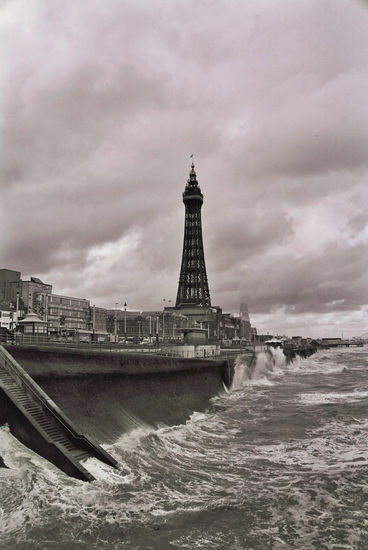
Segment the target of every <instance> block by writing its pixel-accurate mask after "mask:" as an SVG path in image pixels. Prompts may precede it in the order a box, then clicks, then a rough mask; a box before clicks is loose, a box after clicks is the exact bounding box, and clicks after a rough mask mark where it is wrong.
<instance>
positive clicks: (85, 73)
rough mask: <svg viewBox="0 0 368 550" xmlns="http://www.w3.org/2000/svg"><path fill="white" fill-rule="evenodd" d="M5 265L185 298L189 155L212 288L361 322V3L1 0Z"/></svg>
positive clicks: (322, 317) (127, 293) (227, 303)
mask: <svg viewBox="0 0 368 550" xmlns="http://www.w3.org/2000/svg"><path fill="white" fill-rule="evenodd" d="M0 41H1V49H0V79H1V82H0V127H1V130H0V155H1V168H0V170H1V176H0V184H1V203H0V215H1V237H0V258H1V266H0V267H6V268H9V269H15V270H19V271H21V272H22V275H23V276H24V277H29V276H30V275H33V276H37V277H40V278H41V279H42V280H44V281H45V282H48V283H51V284H53V287H54V292H57V293H64V294H68V295H72V296H77V297H86V298H89V299H90V300H91V302H92V303H95V304H96V305H100V306H105V307H113V306H114V304H115V302H119V303H120V304H121V303H123V302H124V301H127V303H128V306H129V307H130V308H131V309H148V308H158V307H161V306H162V304H163V302H162V300H163V298H165V299H166V301H167V300H169V299H171V300H172V301H173V302H174V301H175V297H176V291H177V282H178V277H179V269H180V259H181V252H182V239H183V228H184V206H183V204H182V202H181V193H182V192H183V190H184V186H185V183H186V180H187V177H188V173H189V169H190V158H189V156H190V154H191V153H194V155H195V162H196V170H197V175H198V180H199V183H200V186H201V188H202V192H203V193H204V196H205V199H204V206H203V209H202V222H203V231H204V245H205V254H206V264H207V273H208V279H209V285H210V292H211V299H212V303H213V304H214V305H220V306H222V307H223V309H224V310H225V311H231V312H237V311H238V308H239V302H241V301H245V302H248V303H249V308H250V313H251V319H252V321H253V323H254V324H255V325H256V326H257V327H258V329H259V331H260V332H264V331H270V332H276V331H278V332H284V333H287V334H303V335H311V336H317V335H321V336H335V335H338V336H340V335H341V333H344V335H345V336H348V335H359V334H361V333H362V332H365V331H367V330H368V315H367V314H368V305H367V304H368V275H367V269H368V185H367V183H368V182H367V175H368V4H367V3H364V2H363V1H361V0H298V1H296V0H247V1H245V0H244V1H240V0H226V1H225V0H196V1H191V0H166V1H165V0H156V1H153V0H147V1H143V0H142V1H138V0H88V2H86V1H84V0H66V1H64V2H58V1H56V0H55V1H50V0H9V1H6V0H2V2H1V4H0Z"/></svg>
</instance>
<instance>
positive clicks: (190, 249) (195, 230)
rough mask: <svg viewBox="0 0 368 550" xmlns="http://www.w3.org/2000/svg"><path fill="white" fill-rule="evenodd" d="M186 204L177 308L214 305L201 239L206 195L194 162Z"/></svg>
mask: <svg viewBox="0 0 368 550" xmlns="http://www.w3.org/2000/svg"><path fill="white" fill-rule="evenodd" d="M183 202H184V205H185V226H184V243H183V257H182V260H181V270H180V278H179V286H178V294H177V296H176V307H180V306H202V307H205V306H211V298H210V291H209V290H208V281H207V273H206V264H205V261H204V251H203V240H202V222H201V208H202V204H203V195H202V193H201V188H200V187H199V185H198V181H197V175H196V173H195V170H194V164H193V163H192V168H191V171H190V173H189V179H188V183H187V185H186V187H185V191H184V193H183Z"/></svg>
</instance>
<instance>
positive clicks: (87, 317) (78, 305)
mask: <svg viewBox="0 0 368 550" xmlns="http://www.w3.org/2000/svg"><path fill="white" fill-rule="evenodd" d="M46 300H47V316H46V315H44V319H45V320H47V321H48V323H49V331H50V333H52V332H56V333H60V332H66V331H72V330H75V331H80V330H87V331H89V330H90V329H91V310H90V303H89V300H86V299H85V298H74V297H71V296H62V295H60V294H51V295H49V296H48V297H47V298H46ZM43 309H44V311H45V306H43Z"/></svg>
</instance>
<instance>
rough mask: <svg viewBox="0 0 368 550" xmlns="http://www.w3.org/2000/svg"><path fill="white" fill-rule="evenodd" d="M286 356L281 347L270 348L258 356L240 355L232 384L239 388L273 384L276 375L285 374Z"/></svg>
mask: <svg viewBox="0 0 368 550" xmlns="http://www.w3.org/2000/svg"><path fill="white" fill-rule="evenodd" d="M285 364H286V358H285V355H284V353H283V351H282V350H281V349H280V348H277V349H274V348H270V349H269V350H268V351H267V352H264V351H262V352H260V353H258V354H257V355H256V357H255V358H254V357H251V356H249V355H239V356H238V357H237V358H236V361H235V373H234V379H233V383H232V386H231V389H232V390H239V389H241V388H243V387H244V386H273V385H274V384H275V382H274V381H275V377H276V376H279V375H280V374H284V369H285Z"/></svg>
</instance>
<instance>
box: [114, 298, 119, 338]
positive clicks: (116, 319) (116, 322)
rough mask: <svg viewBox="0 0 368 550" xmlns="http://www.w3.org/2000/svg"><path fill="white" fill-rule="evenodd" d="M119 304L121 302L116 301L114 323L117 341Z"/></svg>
mask: <svg viewBox="0 0 368 550" xmlns="http://www.w3.org/2000/svg"><path fill="white" fill-rule="evenodd" d="M118 305H119V302H115V323H114V336H115V342H116V341H117V336H118V317H117V315H118V313H117V307H118Z"/></svg>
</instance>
